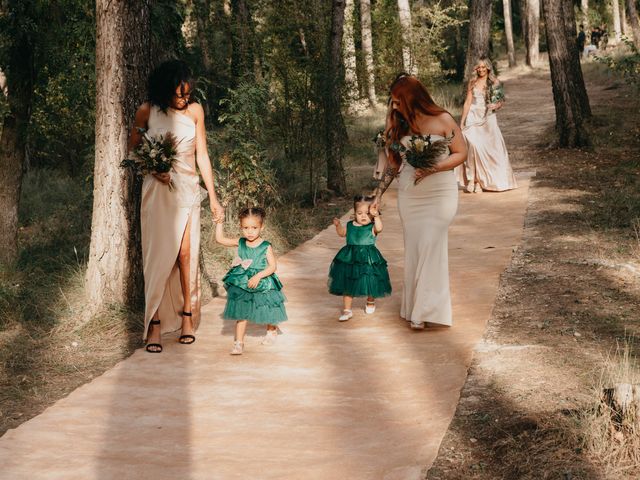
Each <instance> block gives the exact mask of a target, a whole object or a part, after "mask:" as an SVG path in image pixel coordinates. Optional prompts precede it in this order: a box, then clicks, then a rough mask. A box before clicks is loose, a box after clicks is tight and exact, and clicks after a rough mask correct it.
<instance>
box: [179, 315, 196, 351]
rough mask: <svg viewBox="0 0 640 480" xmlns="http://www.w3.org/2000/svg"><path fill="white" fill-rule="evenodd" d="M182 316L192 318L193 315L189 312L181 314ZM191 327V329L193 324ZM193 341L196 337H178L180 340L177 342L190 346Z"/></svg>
mask: <svg viewBox="0 0 640 480" xmlns="http://www.w3.org/2000/svg"><path fill="white" fill-rule="evenodd" d="M182 316H183V317H192V316H193V315H192V313H191V312H182ZM191 326H192V327H193V324H192V325H191ZM195 341H196V337H195V336H193V335H180V338H178V342H179V343H181V344H182V345H191V344H192V343H193V342H195Z"/></svg>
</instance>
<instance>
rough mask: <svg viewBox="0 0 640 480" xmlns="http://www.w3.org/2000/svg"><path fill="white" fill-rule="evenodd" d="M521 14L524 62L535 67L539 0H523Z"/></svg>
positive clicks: (537, 54)
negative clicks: (524, 27) (523, 23)
mask: <svg viewBox="0 0 640 480" xmlns="http://www.w3.org/2000/svg"><path fill="white" fill-rule="evenodd" d="M523 16H524V17H526V21H525V24H526V30H525V32H524V33H525V35H524V45H525V51H526V64H527V65H528V66H529V67H535V66H536V64H537V63H538V60H539V58H540V0H525V12H524V15H523ZM572 16H573V15H572Z"/></svg>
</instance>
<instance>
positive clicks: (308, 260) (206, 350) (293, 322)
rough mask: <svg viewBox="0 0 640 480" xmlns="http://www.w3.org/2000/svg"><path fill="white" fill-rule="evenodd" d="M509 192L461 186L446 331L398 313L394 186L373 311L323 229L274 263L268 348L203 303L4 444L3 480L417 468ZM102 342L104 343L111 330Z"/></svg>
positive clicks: (495, 275)
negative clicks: (177, 335) (383, 290)
mask: <svg viewBox="0 0 640 480" xmlns="http://www.w3.org/2000/svg"><path fill="white" fill-rule="evenodd" d="M520 185H521V186H520V188H519V189H518V190H515V191H512V192H506V193H500V194H491V193H484V194H482V195H467V194H461V196H460V208H459V213H458V215H457V217H456V220H455V223H454V225H453V226H452V228H451V231H450V270H451V288H452V292H453V303H454V326H453V327H452V328H432V329H427V330H425V331H421V332H415V331H411V330H409V329H408V328H407V325H406V323H405V322H404V321H403V320H401V319H400V318H399V317H398V312H399V293H400V290H401V276H402V262H403V255H402V234H401V229H400V224H399V220H398V217H397V210H396V202H395V190H390V191H389V193H388V194H387V198H386V206H385V208H384V217H383V218H384V222H385V231H384V232H383V233H382V234H381V236H380V239H379V247H380V249H381V251H382V252H383V254H384V255H385V256H386V258H387V259H388V261H389V266H390V272H391V278H392V282H393V285H394V288H395V293H394V295H393V296H392V297H390V298H387V299H382V300H380V301H379V302H378V310H377V312H376V313H375V315H373V316H365V314H364V313H363V311H362V310H361V308H360V307H362V306H363V304H362V300H360V301H359V302H358V303H356V304H355V306H356V308H357V310H356V313H355V316H354V318H353V319H352V320H351V321H349V322H347V323H338V322H337V321H336V318H337V316H338V313H339V310H340V306H341V299H340V298H339V297H332V296H330V295H328V294H327V293H326V274H327V269H328V266H329V263H330V261H331V258H332V257H333V255H334V254H335V253H336V252H337V250H338V249H339V248H340V246H341V245H342V241H343V240H342V239H341V238H339V237H338V236H337V235H335V232H334V228H333V227H331V228H329V229H327V230H325V231H323V232H321V233H320V234H319V235H318V236H316V237H315V238H313V239H312V240H310V241H308V242H306V243H305V244H303V245H302V246H300V247H299V248H297V249H296V250H294V251H292V252H290V253H289V254H287V255H285V256H283V257H282V258H280V266H279V273H280V275H281V278H282V280H283V283H284V285H285V293H286V295H287V296H288V298H289V303H288V312H289V316H290V321H289V322H287V323H286V324H284V326H283V331H284V334H283V335H281V336H280V337H279V339H278V343H277V344H276V345H275V346H272V347H264V346H261V345H260V335H262V330H260V329H252V330H250V336H249V337H248V338H247V342H246V353H245V355H243V356H241V357H231V356H229V355H228V351H229V349H230V347H231V342H232V338H233V328H232V325H227V324H223V322H222V321H221V320H220V319H219V313H220V311H221V310H222V308H223V305H224V300H223V299H216V300H215V301H213V302H212V303H210V304H209V305H207V306H206V308H205V309H204V315H203V327H202V328H201V329H200V331H199V332H198V340H197V342H196V343H195V344H194V345H193V346H182V345H178V344H177V343H175V342H174V341H172V340H175V339H174V338H171V339H169V338H166V339H165V341H164V343H165V352H164V353H163V354H162V355H149V354H146V353H144V352H143V351H138V352H136V353H135V354H134V355H133V356H131V357H130V358H128V359H127V360H125V361H123V362H121V363H120V364H118V365H117V366H116V367H114V368H113V369H111V370H110V371H108V372H107V373H105V374H104V375H102V376H101V377H98V378H96V379H95V380H93V381H92V382H91V383H89V384H87V385H84V386H83V387H81V388H79V389H77V390H76V391H74V392H73V393H71V394H70V395H69V396H68V397H67V398H65V399H63V400H60V401H59V402H57V403H56V404H55V405H53V406H52V407H50V408H49V409H47V410H46V411H45V412H44V413H43V414H41V415H39V416H37V417H35V418H33V419H31V420H30V421H28V422H26V423H24V424H23V425H21V426H20V427H18V428H17V429H15V430H11V431H9V432H7V433H6V434H5V435H4V436H3V437H2V438H1V439H0V479H2V480H20V479H52V480H53V479H61V480H62V479H64V480H74V479H82V480H91V479H95V480H126V479H137V480H138V479H157V480H160V479H179V480H191V479H193V480H196V479H206V480H213V479H223V480H232V479H304V480H312V479H319V480H320V479H322V480H333V479H363V480H365V479H366V480H376V479H385V480H392V479H419V478H421V472H424V471H425V470H426V469H427V468H428V467H429V466H430V465H431V463H432V461H433V460H434V458H435V456H436V454H437V452H438V447H439V445H440V441H441V439H442V437H443V436H444V434H445V432H446V430H447V427H448V425H449V422H450V420H451V418H452V416H453V414H454V411H455V408H456V404H457V402H458V397H459V393H460V389H461V388H462V386H463V383H464V381H465V377H466V375H467V369H468V367H469V365H470V363H471V355H472V350H473V347H474V345H476V344H477V343H478V342H479V341H480V340H481V336H482V334H483V331H484V328H485V324H486V322H487V320H488V318H489V315H490V312H491V309H492V306H493V303H494V297H495V293H496V289H497V286H498V280H499V276H500V273H501V272H502V271H503V269H504V268H505V267H506V265H507V264H508V262H509V259H510V256H511V252H512V249H513V247H514V246H515V245H517V244H518V243H519V241H520V236H521V231H522V224H523V214H524V211H525V206H526V198H527V190H528V179H526V178H522V177H521V178H520ZM105 340H107V339H105Z"/></svg>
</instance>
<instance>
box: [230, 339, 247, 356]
mask: <svg viewBox="0 0 640 480" xmlns="http://www.w3.org/2000/svg"><path fill="white" fill-rule="evenodd" d="M243 349H244V343H242V342H239V341H238V340H234V341H233V349H232V350H231V355H242V350H243Z"/></svg>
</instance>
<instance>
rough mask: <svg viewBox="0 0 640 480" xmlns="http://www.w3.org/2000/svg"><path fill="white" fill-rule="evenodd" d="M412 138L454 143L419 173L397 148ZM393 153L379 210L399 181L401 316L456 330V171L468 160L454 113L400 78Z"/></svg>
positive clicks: (392, 109) (391, 122)
mask: <svg viewBox="0 0 640 480" xmlns="http://www.w3.org/2000/svg"><path fill="white" fill-rule="evenodd" d="M412 135H421V136H427V135H430V137H431V140H434V141H437V140H442V139H449V138H451V140H450V144H449V148H448V149H446V150H447V151H446V152H445V153H443V154H442V155H441V156H440V157H439V158H438V160H437V163H436V164H435V166H434V167H431V168H414V167H412V166H411V165H409V164H408V163H407V161H406V160H405V159H404V158H403V155H402V154H401V153H398V150H399V149H398V148H393V147H394V145H396V146H397V145H403V146H405V147H407V146H408V144H409V139H410V138H411V136H412ZM385 136H386V139H387V144H388V145H391V147H392V148H390V150H389V157H388V160H387V165H386V167H385V169H384V174H383V178H382V180H381V181H380V184H379V185H378V187H377V188H376V191H375V196H376V200H375V203H374V205H376V206H377V205H378V204H379V203H380V199H381V197H382V195H383V194H384V192H385V191H386V190H387V188H388V187H389V185H390V184H391V182H392V181H393V179H394V178H396V176H398V210H399V212H400V219H401V221H402V228H403V232H404V247H405V258H404V289H403V293H402V303H401V308H400V316H401V317H402V318H404V319H405V320H407V321H408V322H410V326H411V328H413V329H416V330H417V329H423V328H424V327H425V324H426V323H427V322H428V323H434V324H440V325H451V324H452V318H451V296H450V293H449V256H448V240H447V239H448V230H449V224H450V223H451V221H452V220H453V217H454V216H455V214H456V210H457V208H458V186H457V182H456V177H455V175H454V173H453V169H454V168H455V167H456V166H458V165H460V164H461V163H462V162H464V161H465V159H466V158H467V146H466V144H465V141H464V137H463V136H462V133H461V131H460V128H459V127H458V125H457V123H456V121H455V120H454V119H453V117H452V116H451V114H450V113H449V112H447V111H446V110H445V109H443V108H442V107H440V106H438V105H436V103H435V102H434V101H433V99H432V98H431V95H429V92H428V91H427V89H426V88H425V86H424V85H423V84H422V83H420V81H419V80H418V79H417V78H415V77H412V76H409V75H404V74H403V75H400V76H398V78H396V80H395V81H394V82H393V84H392V85H391V95H390V99H389V113H388V115H387V125H386V129H385Z"/></svg>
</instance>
